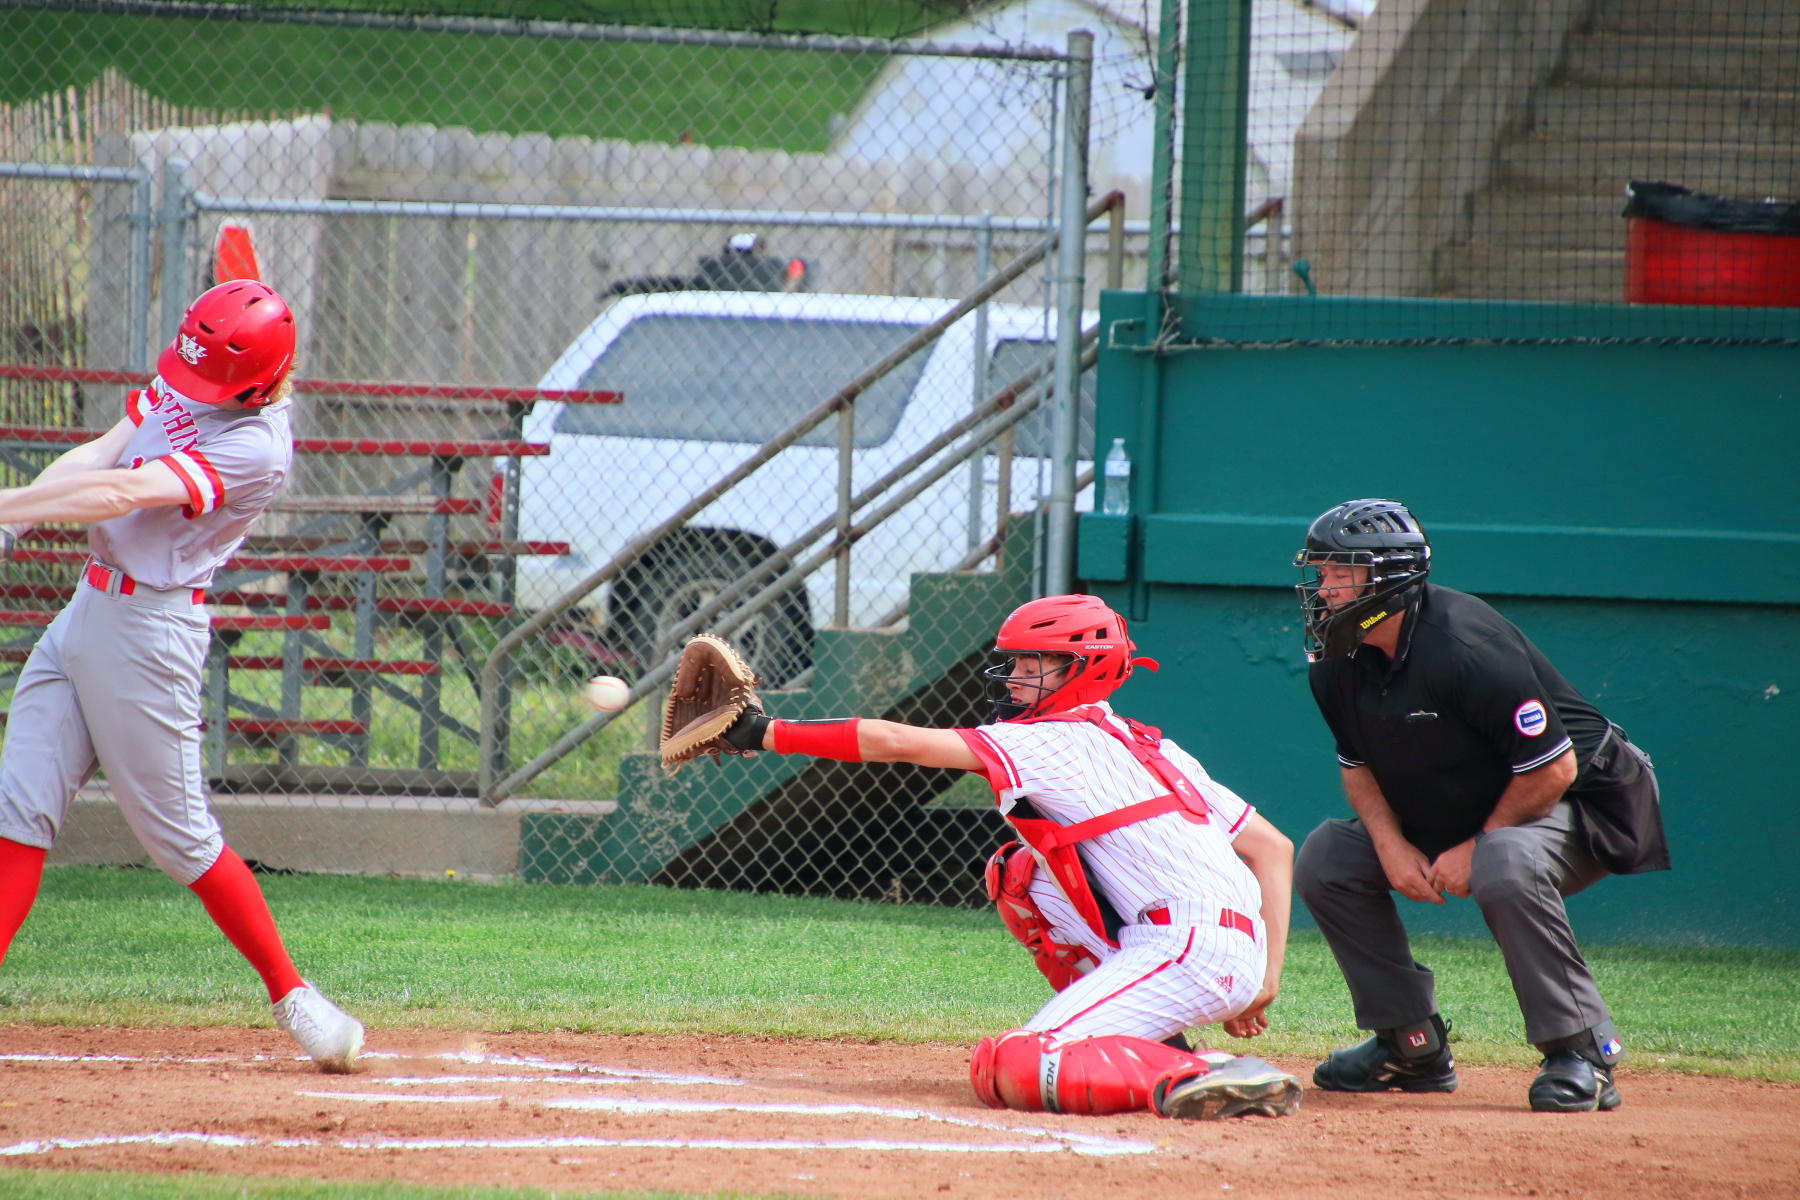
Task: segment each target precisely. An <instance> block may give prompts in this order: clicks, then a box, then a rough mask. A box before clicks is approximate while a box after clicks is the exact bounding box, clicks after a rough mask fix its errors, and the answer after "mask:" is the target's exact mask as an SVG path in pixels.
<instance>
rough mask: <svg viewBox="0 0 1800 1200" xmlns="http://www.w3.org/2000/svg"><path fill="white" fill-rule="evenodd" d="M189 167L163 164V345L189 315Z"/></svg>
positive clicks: (172, 161)
mask: <svg viewBox="0 0 1800 1200" xmlns="http://www.w3.org/2000/svg"><path fill="white" fill-rule="evenodd" d="M187 171H188V164H187V160H186V159H181V158H171V159H168V160H166V161H165V162H164V163H163V207H162V255H163V260H162V344H163V345H165V346H166V345H168V344H169V343H170V342H172V341H174V340H175V335H176V334H177V333H179V332H180V331H181V315H182V314H183V313H185V312H186V311H187V302H188V294H187V291H188V278H187V220H188V211H187V209H188V182H187Z"/></svg>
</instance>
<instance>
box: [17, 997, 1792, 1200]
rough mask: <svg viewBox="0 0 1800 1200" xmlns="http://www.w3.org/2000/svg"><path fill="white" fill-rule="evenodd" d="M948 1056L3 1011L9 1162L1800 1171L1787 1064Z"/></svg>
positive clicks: (789, 1173) (1357, 1172)
mask: <svg viewBox="0 0 1800 1200" xmlns="http://www.w3.org/2000/svg"><path fill="white" fill-rule="evenodd" d="M967 1064H968V1051H967V1050H966V1049H964V1048H958V1047H951V1046H943V1045H922V1046H921V1045H895V1044H891V1043H881V1044H863V1043H846V1042H798V1041H781V1040H762V1039H749V1038H721V1037H713V1036H706V1035H694V1036H691V1037H617V1036H580V1035H572V1034H565V1035H547V1034H484V1035H479V1036H472V1035H459V1034H447V1033H441V1032H440V1033H430V1032H407V1031H398V1032H393V1031H380V1030H377V1031H374V1032H372V1033H371V1036H370V1043H369V1046H368V1047H367V1049H366V1050H365V1052H364V1055H363V1058H362V1059H361V1060H360V1061H359V1063H358V1067H357V1070H356V1072H355V1073H354V1074H352V1075H347V1076H346V1075H340V1076H331V1075H323V1074H320V1073H318V1072H317V1071H315V1070H314V1069H312V1067H311V1065H310V1064H309V1063H308V1062H306V1061H305V1060H301V1059H296V1058H295V1057H293V1053H292V1043H290V1042H288V1041H287V1040H286V1039H285V1038H284V1037H282V1036H281V1035H280V1034H278V1033H275V1032H274V1031H271V1030H250V1029H198V1030H193V1029H189V1030H182V1029H173V1030H171V1029H151V1030H129V1029H74V1028H66V1027H37V1028H31V1027H22V1026H14V1027H7V1028H0V1164H3V1165H6V1166H12V1167H40V1168H50V1169H88V1170H93V1169H101V1170H129V1171H155V1172H182V1171H200V1172H209V1173H222V1174H241V1175H288V1176H305V1177H311V1178H337V1179H365V1180H373V1179H399V1180H410V1181H416V1182H429V1183H440V1184H462V1185H467V1184H488V1185H497V1186H516V1187H538V1188H546V1189H555V1190H558V1191H562V1192H585V1191H608V1190H628V1189H629V1190H638V1189H654V1190H658V1191H678V1192H683V1193H697V1194H702V1195H704V1194H712V1193H719V1192H728V1193H736V1194H741V1195H830V1196H857V1197H863V1196H867V1197H876V1196H881V1197H886V1196H920V1195H940V1194H946V1195H969V1196H982V1197H988V1196H1022V1197H1023V1196H1028V1197H1051V1196H1077V1195H1086V1194H1094V1193H1097V1192H1103V1193H1104V1194H1105V1195H1108V1196H1137V1195H1141V1196H1145V1197H1150V1196H1156V1197H1159V1198H1160V1197H1166V1196H1167V1195H1168V1194H1169V1190H1170V1188H1171V1187H1175V1188H1179V1189H1181V1190H1183V1191H1187V1192H1204V1193H1206V1194H1217V1193H1219V1192H1223V1191H1231V1190H1236V1191H1238V1192H1239V1193H1240V1194H1244V1195H1252V1196H1255V1195H1263V1194H1269V1195H1277V1194H1278V1195H1281V1196H1283V1197H1292V1196H1310V1195H1318V1196H1327V1195H1329V1196H1333V1197H1346V1196H1348V1197H1359V1196H1365V1195H1366V1196H1369V1197H1376V1196H1381V1197H1387V1196H1391V1195H1393V1194H1394V1193H1395V1192H1396V1191H1401V1192H1405V1193H1407V1194H1418V1195H1438V1194H1442V1195H1446V1196H1448V1195H1452V1194H1454V1195H1458V1196H1464V1195H1470V1194H1477V1195H1501V1194H1504V1195H1512V1196H1524V1195H1533V1194H1535V1195H1553V1194H1573V1195H1583V1194H1606V1193H1609V1192H1612V1193H1616V1192H1620V1191H1624V1190H1627V1189H1629V1190H1632V1191H1634V1192H1636V1193H1638V1194H1639V1195H1640V1196H1644V1197H1656V1196H1663V1195H1668V1196H1676V1195H1679V1196H1682V1197H1691V1196H1712V1195H1721V1196H1754V1195H1777V1194H1782V1191H1781V1189H1782V1188H1784V1187H1788V1188H1791V1187H1792V1186H1794V1184H1795V1182H1796V1181H1797V1180H1800V1152H1796V1150H1795V1148H1794V1145H1793V1139H1792V1137H1791V1133H1792V1130H1793V1129H1795V1128H1800V1088H1795V1087H1792V1086H1789V1085H1782V1084H1769V1083H1757V1082H1752V1081H1738V1080H1722V1079H1705V1080H1702V1079H1692V1078H1685V1077H1678V1076H1673V1075H1664V1074H1639V1075H1628V1076H1625V1077H1622V1078H1621V1086H1622V1087H1623V1088H1624V1089H1625V1092H1626V1107H1625V1108H1623V1109H1621V1110H1620V1111H1619V1112H1616V1113H1609V1114H1604V1115H1596V1114H1583V1115H1580V1116H1560V1117H1559V1116H1545V1115H1534V1114H1531V1113H1529V1112H1527V1111H1524V1104H1523V1100H1524V1091H1525V1086H1526V1084H1527V1083H1528V1082H1529V1079H1530V1073H1529V1072H1527V1071H1521V1070H1516V1069H1515V1070H1509V1069H1503V1068H1469V1069H1466V1070H1465V1072H1464V1076H1463V1078H1464V1083H1463V1087H1462V1089H1461V1090H1460V1091H1458V1092H1457V1093H1456V1094H1455V1095H1454V1096H1416V1097H1409V1096H1402V1095H1399V1094H1397V1093H1396V1094H1394V1095H1391V1096H1341V1095H1328V1094H1324V1093H1320V1092H1317V1091H1311V1090H1309V1091H1308V1092H1307V1094H1306V1098H1305V1103H1304V1105H1303V1107H1302V1109H1301V1111H1300V1113H1299V1114H1298V1115H1296V1116H1294V1117H1289V1118H1284V1119H1281V1120H1267V1119H1262V1118H1245V1119H1241V1120H1236V1121H1228V1122H1206V1123H1193V1122H1171V1121H1164V1120H1161V1119H1159V1118H1156V1117H1154V1116H1149V1115H1145V1114H1130V1115H1123V1116H1115V1117H1105V1118H1094V1117H1073V1116H1059V1115H1053V1114H1035V1113H1011V1112H995V1111H992V1110H989V1109H986V1108H983V1107H981V1106H980V1105H979V1104H978V1103H977V1102H976V1101H975V1099H974V1097H973V1095H972V1093H971V1092H970V1091H969V1086H968V1078H967V1071H968V1066H967ZM1281 1065H1283V1066H1285V1067H1287V1068H1288V1069H1290V1070H1294V1071H1296V1072H1297V1073H1300V1074H1301V1076H1302V1078H1306V1077H1309V1076H1310V1069H1309V1068H1310V1063H1301V1062H1285V1061H1284V1062H1283V1063H1282V1064H1281ZM1726 1113H1730V1114H1731V1119H1730V1121H1729V1122H1726V1121H1725V1120H1724V1116H1725V1114H1726ZM1787 1194H1791V1192H1790V1193H1787Z"/></svg>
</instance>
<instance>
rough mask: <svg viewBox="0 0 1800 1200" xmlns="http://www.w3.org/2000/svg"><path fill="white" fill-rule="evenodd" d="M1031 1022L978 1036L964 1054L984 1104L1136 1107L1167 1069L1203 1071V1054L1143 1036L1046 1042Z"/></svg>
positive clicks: (1053, 1108)
mask: <svg viewBox="0 0 1800 1200" xmlns="http://www.w3.org/2000/svg"><path fill="white" fill-rule="evenodd" d="M1049 1040H1050V1039H1048V1038H1046V1037H1045V1035H1043V1034H1041V1033H1033V1032H1032V1031H1031V1030H1029V1029H1014V1030H1011V1031H1009V1032H1007V1033H1003V1034H1001V1035H1000V1036H999V1037H997V1038H991V1037H990V1038H982V1039H981V1044H980V1045H978V1046H976V1047H975V1053H974V1055H973V1056H971V1058H970V1059H969V1083H970V1084H971V1085H972V1086H973V1087H974V1089H975V1095H976V1096H977V1097H979V1098H980V1100H981V1102H982V1103H983V1104H985V1105H987V1106H988V1107H989V1108H1011V1109H1016V1110H1017V1111H1019V1112H1060V1113H1084V1114H1088V1115H1091V1116H1104V1115H1106V1114H1107V1113H1118V1112H1141V1111H1144V1110H1146V1109H1148V1108H1150V1106H1151V1105H1150V1090H1151V1088H1152V1087H1154V1086H1155V1084H1156V1081H1157V1080H1158V1079H1159V1078H1161V1077H1162V1076H1163V1075H1166V1074H1167V1073H1169V1072H1170V1071H1173V1070H1177V1069H1188V1068H1192V1069H1194V1070H1197V1071H1200V1072H1203V1073H1204V1072H1205V1071H1206V1070H1207V1065H1206V1062H1205V1060H1203V1059H1200V1058H1196V1057H1195V1056H1194V1055H1192V1054H1187V1053H1184V1052H1182V1051H1180V1050H1176V1049H1173V1048H1171V1047H1169V1046H1165V1045H1163V1044H1162V1043H1161V1042H1152V1041H1148V1040H1146V1039H1144V1038H1135V1037H1121V1036H1108V1037H1093V1038H1083V1039H1082V1040H1080V1041H1077V1042H1069V1043H1067V1044H1065V1045H1062V1046H1060V1047H1058V1048H1057V1049H1054V1050H1047V1049H1045V1043H1046V1042H1048V1041H1049Z"/></svg>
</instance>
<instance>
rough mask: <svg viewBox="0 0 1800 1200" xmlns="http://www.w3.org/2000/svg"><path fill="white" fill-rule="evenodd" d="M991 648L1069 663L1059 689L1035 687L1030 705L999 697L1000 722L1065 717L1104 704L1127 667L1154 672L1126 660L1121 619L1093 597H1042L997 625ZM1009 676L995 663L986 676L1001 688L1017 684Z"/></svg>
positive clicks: (1149, 662)
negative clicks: (1060, 658) (1049, 656)
mask: <svg viewBox="0 0 1800 1200" xmlns="http://www.w3.org/2000/svg"><path fill="white" fill-rule="evenodd" d="M994 649H995V650H996V651H997V652H999V653H1001V654H1005V655H1008V656H1012V655H1017V654H1066V655H1068V656H1070V658H1071V659H1072V661H1071V663H1070V664H1069V671H1068V677H1067V678H1066V679H1065V680H1064V681H1063V683H1062V684H1061V686H1059V687H1057V688H1054V689H1050V688H1047V687H1044V686H1042V685H1040V686H1039V687H1038V692H1039V697H1038V700H1037V702H1036V703H1035V704H1028V705H1021V704H1019V703H1018V702H1017V701H1014V700H1012V698H1011V696H1010V694H1008V693H1005V692H1002V693H1001V694H1002V695H1004V696H1006V699H1005V700H1001V701H997V702H996V704H995V707H996V708H997V709H999V710H1000V713H1001V716H1002V717H1003V719H1006V720H1017V719H1019V718H1022V717H1041V716H1044V715H1045V714H1047V713H1057V712H1067V711H1068V710H1069V709H1071V708H1079V707H1081V706H1082V705H1083V704H1092V703H1094V702H1095V701H1097V700H1104V699H1106V698H1107V697H1108V696H1110V695H1112V693H1113V690H1114V689H1115V688H1117V687H1118V686H1119V685H1120V684H1121V683H1124V682H1125V681H1126V680H1127V679H1128V678H1130V677H1131V668H1132V667H1133V666H1136V665H1139V664H1142V665H1143V666H1146V667H1148V668H1150V669H1151V670H1152V671H1154V670H1156V665H1157V664H1156V661H1155V660H1154V659H1149V658H1133V657H1132V656H1131V652H1132V651H1133V650H1135V649H1137V647H1136V646H1134V645H1133V644H1132V642H1131V637H1130V634H1129V632H1128V630H1127V629H1126V627H1125V618H1124V617H1121V616H1120V615H1119V614H1118V613H1116V612H1114V611H1113V610H1112V609H1110V608H1108V607H1107V606H1106V605H1105V604H1104V603H1102V602H1101V601H1100V599H1099V598H1098V597H1096V596H1080V595H1075V596H1045V597H1044V598H1043V599H1041V600H1033V601H1031V602H1030V603H1028V604H1021V605H1020V606H1019V607H1018V608H1015V609H1014V610H1013V612H1012V615H1011V616H1009V617H1007V618H1006V620H1005V621H1004V622H1002V623H1001V625H1000V633H999V635H998V636H996V637H995V638H994ZM1010 672H1011V664H1010V663H1001V664H999V665H997V666H994V667H991V668H989V669H988V671H987V676H988V678H989V679H992V680H994V681H995V682H996V683H997V684H1000V685H1001V686H1002V687H1004V686H1005V684H1006V682H1007V681H1008V680H1009V679H1010V680H1011V682H1012V683H1014V684H1015V685H1016V684H1018V683H1019V682H1020V681H1019V680H1017V679H1013V678H1012V676H1011V674H1010ZM1050 673H1051V672H1050V670H1048V669H1046V670H1045V671H1044V674H1046V675H1047V674H1050ZM1040 678H1041V676H1040Z"/></svg>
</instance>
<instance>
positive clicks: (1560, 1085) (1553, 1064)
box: [1530, 1050, 1620, 1112]
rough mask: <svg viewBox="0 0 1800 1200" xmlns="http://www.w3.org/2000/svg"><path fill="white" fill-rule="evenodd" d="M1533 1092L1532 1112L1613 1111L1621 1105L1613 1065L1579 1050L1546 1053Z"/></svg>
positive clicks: (1533, 1082)
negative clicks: (1614, 1079) (1596, 1061)
mask: <svg viewBox="0 0 1800 1200" xmlns="http://www.w3.org/2000/svg"><path fill="white" fill-rule="evenodd" d="M1530 1095H1531V1111H1532V1112H1596V1111H1598V1112H1611V1111H1612V1110H1613V1109H1615V1108H1617V1107H1619V1104H1620V1100H1619V1089H1618V1087H1617V1086H1616V1085H1615V1084H1614V1083H1613V1074H1612V1068H1610V1067H1607V1066H1604V1065H1598V1064H1595V1063H1594V1062H1593V1061H1591V1060H1590V1059H1589V1058H1588V1057H1587V1056H1586V1055H1584V1054H1582V1053H1581V1052H1580V1051H1578V1050H1558V1051H1555V1052H1554V1053H1552V1054H1549V1055H1546V1056H1545V1057H1544V1062H1543V1065H1542V1066H1540V1067H1538V1073H1537V1078H1536V1079H1534V1080H1532V1081H1531V1093H1530Z"/></svg>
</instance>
